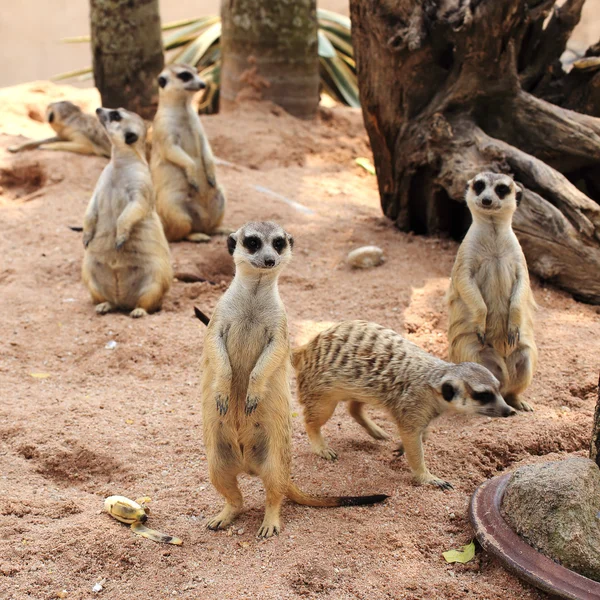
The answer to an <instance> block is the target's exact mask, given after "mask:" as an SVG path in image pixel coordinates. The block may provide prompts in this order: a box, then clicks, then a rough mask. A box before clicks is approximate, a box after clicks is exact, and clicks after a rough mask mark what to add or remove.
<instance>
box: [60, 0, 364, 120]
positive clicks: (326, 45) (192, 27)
mask: <svg viewBox="0 0 600 600" xmlns="http://www.w3.org/2000/svg"><path fill="white" fill-rule="evenodd" d="M317 18H318V20H319V32H318V35H319V68H320V77H321V88H322V91H323V92H325V93H326V94H328V95H329V96H331V97H332V98H334V99H335V100H337V101H338V102H341V103H342V104H346V105H348V106H354V107H359V106H360V102H359V99H358V84H357V80H356V62H355V61H354V52H353V50H352V37H351V32H350V19H349V18H348V17H345V16H343V15H340V14H338V13H335V12H332V11H329V10H324V9H322V8H320V9H317ZM162 29H163V45H164V48H165V52H166V60H165V63H166V64H171V63H185V64H188V65H194V66H196V68H197V69H198V73H199V74H200V77H202V79H204V81H205V82H206V85H207V87H206V91H205V93H204V96H203V97H202V101H201V103H200V112H202V113H206V114H210V113H214V112H217V111H218V107H219V87H220V78H221V47H220V41H221V19H220V18H219V17H216V16H208V17H200V18H198V19H186V20H183V21H177V22H174V23H167V24H164V25H163V26H162ZM62 41H63V42H65V43H81V42H88V43H89V41H90V38H89V36H79V37H75V38H67V39H64V40H62ZM92 77H93V72H92V68H91V67H86V68H83V69H78V70H77V71H70V72H68V73H62V74H60V75H57V76H55V77H53V78H52V79H53V81H61V80H66V79H73V78H77V79H78V80H79V81H84V80H87V79H91V78H92Z"/></svg>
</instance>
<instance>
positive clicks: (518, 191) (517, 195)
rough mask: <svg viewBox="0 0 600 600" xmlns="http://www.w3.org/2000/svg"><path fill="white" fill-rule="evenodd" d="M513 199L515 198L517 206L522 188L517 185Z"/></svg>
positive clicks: (521, 194) (521, 196)
mask: <svg viewBox="0 0 600 600" xmlns="http://www.w3.org/2000/svg"><path fill="white" fill-rule="evenodd" d="M515 199H516V200H517V206H519V204H521V200H522V199H523V190H522V189H521V188H520V187H519V186H517V191H516V192H515Z"/></svg>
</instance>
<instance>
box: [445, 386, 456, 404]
mask: <svg viewBox="0 0 600 600" xmlns="http://www.w3.org/2000/svg"><path fill="white" fill-rule="evenodd" d="M442 396H443V397H444V400H446V402H450V400H452V398H454V396H456V390H455V389H454V386H453V385H452V384H451V383H445V384H444V385H443V386H442Z"/></svg>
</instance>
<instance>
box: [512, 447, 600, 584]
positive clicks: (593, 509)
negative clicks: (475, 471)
mask: <svg viewBox="0 0 600 600" xmlns="http://www.w3.org/2000/svg"><path fill="white" fill-rule="evenodd" d="M598 511H600V469H599V468H598V466H597V465H596V464H595V463H594V462H593V461H591V460H588V459H587V458H569V459H567V460H563V461H559V462H549V463H542V464H539V465H530V466H527V467H521V468H520V469H517V470H516V471H515V472H514V474H513V476H512V478H511V480H510V481H509V483H508V485H507V487H506V492H505V493H504V498H503V500H502V515H503V516H504V518H505V519H506V521H507V523H508V524H509V525H510V526H511V527H512V528H513V529H514V530H515V531H516V532H517V533H518V534H519V535H520V536H521V537H522V538H523V539H524V540H525V541H526V542H527V543H528V544H530V545H531V546H533V547H534V548H535V549H536V550H538V551H539V552H541V553H542V554H544V555H546V556H548V557H549V558H551V559H552V560H555V561H556V562H558V563H560V564H562V565H563V566H565V567H567V568H569V569H571V570H572V571H576V572H577V573H580V574H581V575H584V576H585V577H589V578H590V579H594V580H596V581H600V552H599V551H598V549H599V548H600V519H599V518H598V517H597V514H598Z"/></svg>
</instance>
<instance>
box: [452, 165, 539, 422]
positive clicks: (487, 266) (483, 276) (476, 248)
mask: <svg viewBox="0 0 600 600" xmlns="http://www.w3.org/2000/svg"><path fill="white" fill-rule="evenodd" d="M521 195H522V190H521V188H520V187H519V186H518V185H517V184H516V183H515V182H514V181H513V179H512V177H510V176H508V175H503V174H498V173H489V172H485V173H479V174H478V175H476V176H475V177H474V178H473V179H472V180H471V181H469V182H468V184H467V191H466V201H467V206H468V207H469V210H470V211H471V215H472V217H473V223H472V225H471V227H470V228H469V230H468V231H467V234H466V236H465V238H464V240H463V242H462V244H461V245H460V248H459V249H458V254H457V256H456V262H455V263H454V267H453V269H452V280H451V283H450V289H449V290H448V304H449V315H448V322H449V327H448V341H449V357H450V360H452V361H454V362H460V361H473V362H478V363H480V364H482V365H484V366H485V367H487V368H488V369H489V370H490V371H491V372H492V373H493V374H494V375H495V376H496V377H497V378H498V380H499V381H500V392H501V393H502V395H503V396H504V399H505V400H506V402H507V403H508V404H509V405H510V406H513V407H514V408H516V409H518V410H526V411H529V410H533V409H532V408H531V406H530V405H529V404H528V403H527V402H525V401H524V400H522V399H521V398H520V397H519V394H521V393H522V392H523V391H525V389H526V388H527V387H528V386H529V384H530V383H531V380H532V378H533V372H534V370H535V367H536V364H537V347H536V345H535V340H534V334H533V313H534V310H535V306H536V304H535V300H534V298H533V294H532V292H531V286H530V283H529V272H528V270H527V262H526V261H525V256H524V255H523V251H522V249H521V245H520V244H519V241H518V239H517V236H516V235H515V233H514V231H513V229H512V217H513V214H514V212H515V210H516V209H517V207H518V205H519V203H520V201H521Z"/></svg>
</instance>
